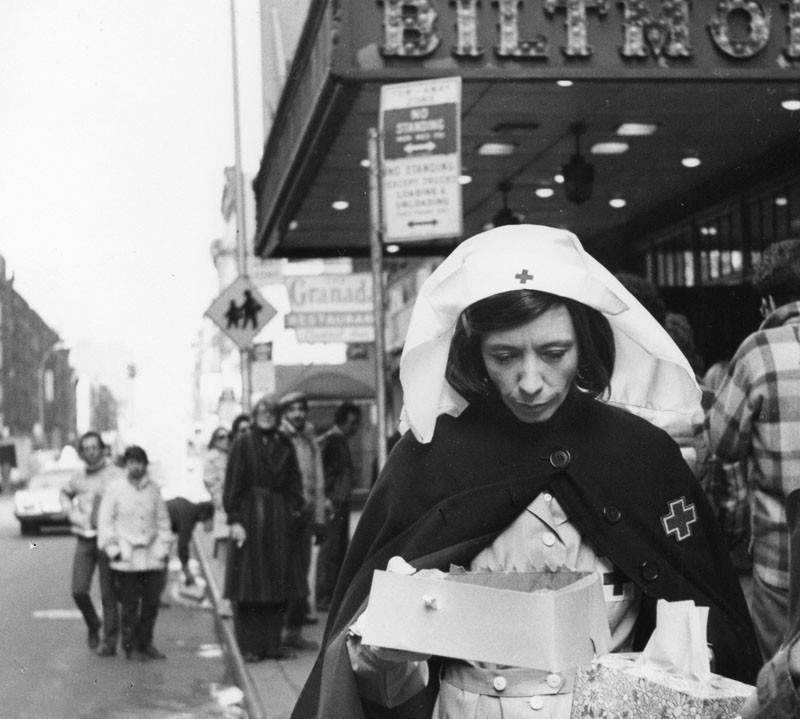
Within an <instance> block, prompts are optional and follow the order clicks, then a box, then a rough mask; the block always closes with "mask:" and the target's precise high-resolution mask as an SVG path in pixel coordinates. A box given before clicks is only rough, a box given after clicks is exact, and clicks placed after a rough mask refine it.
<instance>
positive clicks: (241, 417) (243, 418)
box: [231, 413, 253, 438]
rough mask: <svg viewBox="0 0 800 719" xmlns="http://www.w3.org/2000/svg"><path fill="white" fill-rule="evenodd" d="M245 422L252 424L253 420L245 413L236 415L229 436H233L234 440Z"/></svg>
mask: <svg viewBox="0 0 800 719" xmlns="http://www.w3.org/2000/svg"><path fill="white" fill-rule="evenodd" d="M245 422H247V424H252V423H253V418H252V417H251V416H250V415H249V414H247V413H242V414H238V415H236V417H235V418H234V420H233V424H231V434H232V435H233V436H234V438H235V437H236V435H237V434H239V427H241V426H242V424H244V423H245Z"/></svg>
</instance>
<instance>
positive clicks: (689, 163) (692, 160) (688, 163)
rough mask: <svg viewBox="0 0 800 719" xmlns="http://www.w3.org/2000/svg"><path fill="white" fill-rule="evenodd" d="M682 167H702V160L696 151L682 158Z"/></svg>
mask: <svg viewBox="0 0 800 719" xmlns="http://www.w3.org/2000/svg"><path fill="white" fill-rule="evenodd" d="M681 165H683V166H684V167H690V168H691V167H699V166H700V165H701V162H700V158H699V157H698V156H697V153H696V152H694V151H691V152H687V153H686V155H684V157H683V158H681Z"/></svg>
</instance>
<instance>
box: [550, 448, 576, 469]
mask: <svg viewBox="0 0 800 719" xmlns="http://www.w3.org/2000/svg"><path fill="white" fill-rule="evenodd" d="M571 461H572V457H570V454H569V452H567V450H566V449H557V450H556V451H555V452H552V453H551V454H550V464H552V465H553V466H554V467H555V468H556V469H564V467H566V466H568V465H569V463H570V462H571Z"/></svg>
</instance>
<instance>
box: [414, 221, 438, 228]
mask: <svg viewBox="0 0 800 719" xmlns="http://www.w3.org/2000/svg"><path fill="white" fill-rule="evenodd" d="M438 224H439V221H438V220H425V221H424V222H414V221H413V220H409V221H408V226H409V227H422V226H423V225H434V226H435V225H438Z"/></svg>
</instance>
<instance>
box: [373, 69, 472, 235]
mask: <svg viewBox="0 0 800 719" xmlns="http://www.w3.org/2000/svg"><path fill="white" fill-rule="evenodd" d="M380 137H381V139H382V142H381V149H382V152H381V180H382V182H381V189H382V215H383V216H382V219H383V223H382V224H383V242H384V243H394V242H414V241H425V240H433V239H439V238H450V237H459V236H461V234H463V231H464V230H463V216H462V206H461V184H460V183H459V177H460V175H461V78H460V77H445V78H441V79H438V80H422V81H420V82H407V83H399V84H394V85H384V86H383V87H381V105H380Z"/></svg>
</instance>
